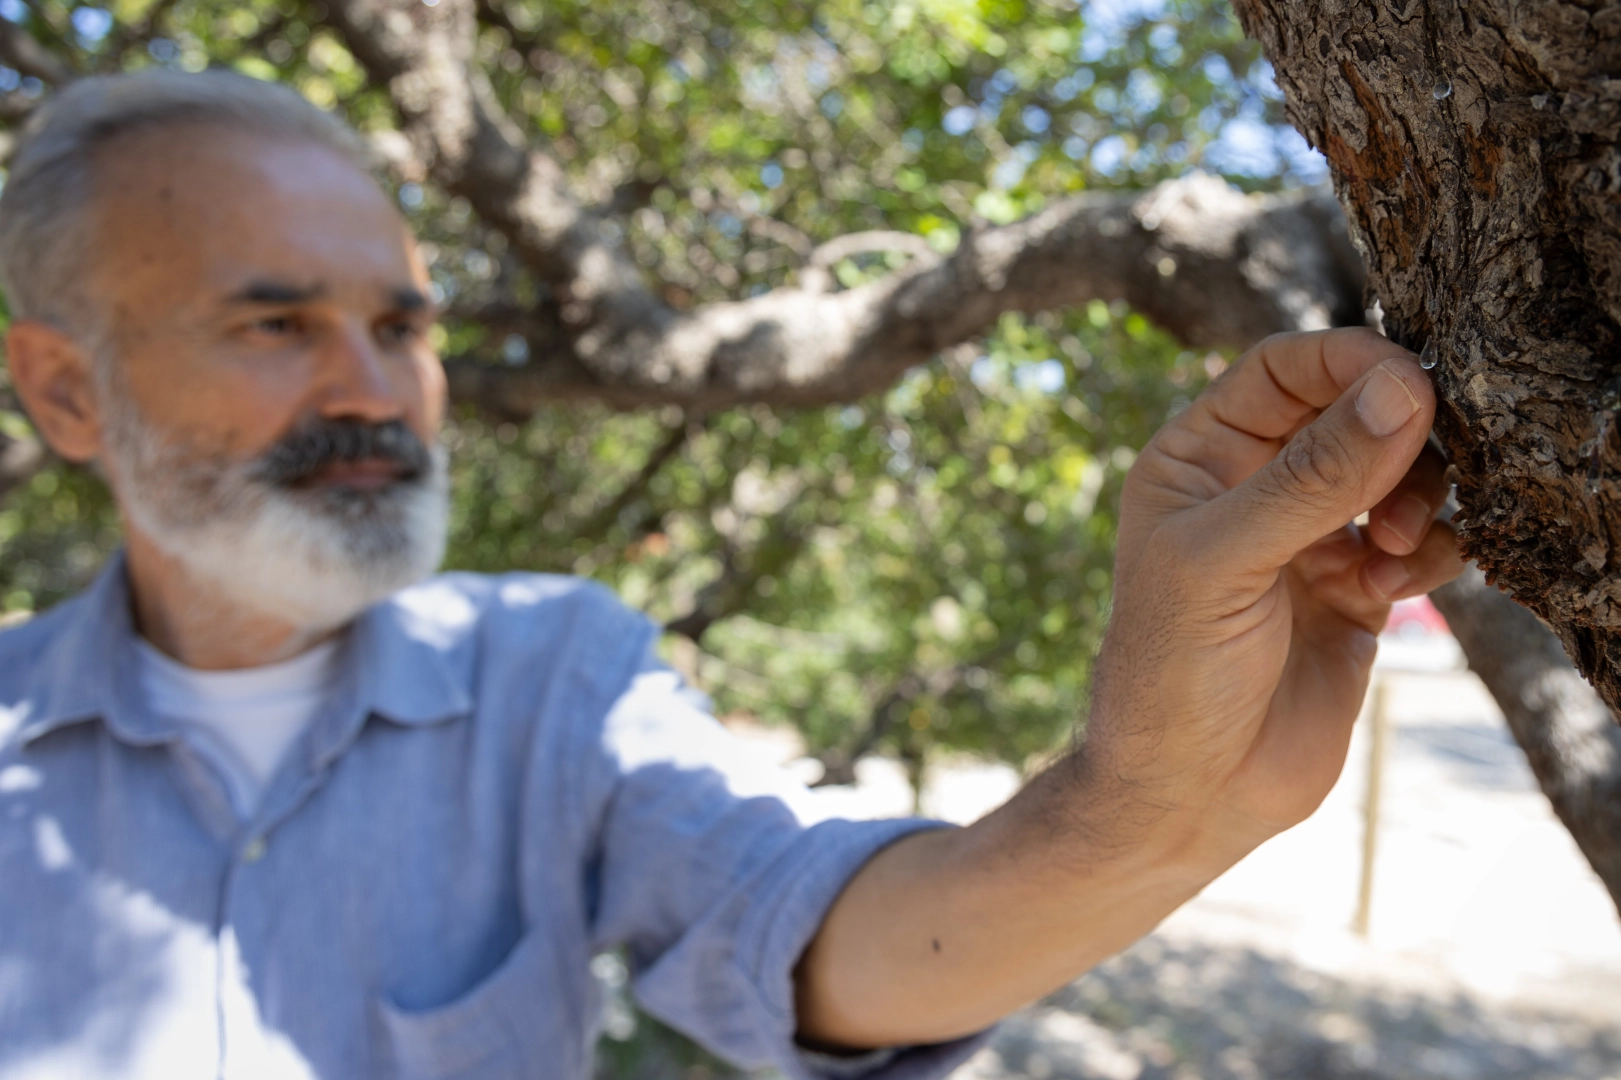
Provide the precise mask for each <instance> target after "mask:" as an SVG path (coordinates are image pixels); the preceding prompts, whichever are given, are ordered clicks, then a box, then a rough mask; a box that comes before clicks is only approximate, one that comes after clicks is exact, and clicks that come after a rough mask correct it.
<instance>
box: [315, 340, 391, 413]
mask: <svg viewBox="0 0 1621 1080" xmlns="http://www.w3.org/2000/svg"><path fill="white" fill-rule="evenodd" d="M320 366H321V371H320V374H319V375H318V377H317V378H318V381H319V384H320V389H319V400H318V401H317V402H316V408H317V410H318V411H319V413H320V415H322V416H324V417H326V418H327V419H333V420H336V419H350V420H363V421H366V422H368V423H373V424H380V423H383V422H384V421H387V420H398V419H400V418H401V417H402V416H403V415H404V414H405V413H406V411H407V406H408V403H407V401H406V399H405V394H404V392H403V390H404V388H403V387H402V386H401V384H400V380H399V379H398V377H397V376H396V374H395V373H394V372H393V371H392V370H391V367H390V364H389V358H388V357H387V356H386V355H385V354H384V352H383V350H382V349H380V348H378V346H377V342H376V340H375V339H374V338H373V336H372V333H371V328H370V327H369V326H368V325H366V324H365V323H363V322H361V321H359V320H345V321H344V322H342V323H341V324H339V325H338V326H336V327H334V328H333V331H332V332H331V333H330V334H329V335H328V339H327V341H325V342H323V345H322V349H321V356H320Z"/></svg>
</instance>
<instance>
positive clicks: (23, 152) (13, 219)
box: [0, 68, 373, 346]
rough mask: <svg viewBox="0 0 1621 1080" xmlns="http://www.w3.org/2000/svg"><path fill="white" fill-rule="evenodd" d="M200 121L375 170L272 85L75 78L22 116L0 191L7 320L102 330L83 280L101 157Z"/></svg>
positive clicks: (184, 77)
mask: <svg viewBox="0 0 1621 1080" xmlns="http://www.w3.org/2000/svg"><path fill="white" fill-rule="evenodd" d="M198 124H218V125H223V126H227V127H230V128H231V129H233V130H237V131H244V130H245V131H250V132H255V133H260V134H264V135H266V136H269V137H272V138H291V139H302V140H309V141H313V142H316V143H319V144H321V145H323V146H326V147H329V148H331V149H333V150H336V151H337V152H338V153H340V154H342V155H343V156H344V157H346V158H348V159H349V160H350V161H352V162H353V163H354V164H355V165H356V166H357V167H359V168H361V169H362V170H365V171H370V170H371V167H372V164H373V162H372V158H371V156H370V155H369V153H368V152H367V150H366V148H365V144H364V143H363V142H362V141H361V139H360V137H359V136H358V135H356V134H355V132H354V131H353V130H352V129H351V128H350V127H349V126H348V125H346V124H345V123H344V122H343V121H341V120H339V119H337V118H336V117H334V116H332V115H330V114H328V113H325V112H323V111H321V110H320V109H318V108H316V107H315V106H314V105H312V104H310V102H308V101H306V100H305V99H304V98H303V97H301V96H300V95H299V94H298V93H297V92H296V91H294V90H291V89H289V88H288V87H285V86H281V85H278V84H276V83H269V82H263V81H261V80H259V79H253V78H249V77H248V76H246V75H239V74H237V73H236V72H233V71H224V70H211V71H202V72H197V73H194V74H192V73H185V72H178V71H169V70H167V69H163V68H155V69H151V70H147V71H141V72H136V73H134V74H130V75H97V76H92V77H90V78H84V79H78V80H75V81H74V82H71V83H69V84H68V85H67V86H66V87H64V88H63V89H61V90H59V91H57V92H56V93H54V94H52V95H51V97H50V98H48V99H47V100H46V102H45V103H44V104H43V105H42V106H40V108H39V109H38V110H36V111H35V113H34V115H33V116H32V117H30V118H29V121H28V124H27V125H26V126H25V128H24V129H23V133H22V137H21V139H20V140H19V141H18V143H17V146H16V148H15V150H14V152H13V154H12V156H11V161H10V163H9V168H8V173H7V176H6V181H5V189H4V192H3V193H0V288H3V289H4V290H5V294H6V298H7V300H8V301H9V302H10V305H11V314H12V317H13V318H21V319H38V320H40V321H42V322H47V323H50V324H51V325H53V326H55V327H56V328H57V329H58V330H61V331H62V332H63V333H66V334H68V335H69V336H71V337H73V338H75V339H76V340H78V341H80V343H81V344H84V345H87V346H89V345H92V344H93V339H94V338H95V337H96V336H98V335H99V333H100V332H101V329H100V327H99V326H98V325H97V323H96V321H95V320H96V318H97V313H96V312H95V311H93V310H92V309H91V307H90V305H89V303H88V298H87V297H86V296H85V294H84V289H83V283H84V281H85V280H86V272H85V271H86V265H87V260H88V259H89V258H90V257H91V256H92V248H93V240H94V238H93V237H91V236H88V235H87V230H86V222H87V220H88V217H89V215H88V213H87V210H88V208H89V203H90V200H91V199H92V197H93V196H94V188H95V185H94V179H95V177H94V168H95V165H96V157H97V152H98V151H99V150H100V149H101V148H102V147H104V146H106V145H107V144H108V143H109V142H111V141H112V140H114V139H117V138H119V137H120V136H123V135H128V134H131V133H134V132H138V131H152V130H157V129H161V128H171V127H181V126H192V125H198Z"/></svg>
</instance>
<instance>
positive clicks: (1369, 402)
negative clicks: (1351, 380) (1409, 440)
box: [1356, 360, 1418, 439]
mask: <svg viewBox="0 0 1621 1080" xmlns="http://www.w3.org/2000/svg"><path fill="white" fill-rule="evenodd" d="M1392 363H1394V361H1391V360H1386V361H1385V362H1384V363H1382V364H1380V365H1379V366H1378V367H1376V368H1374V369H1373V374H1372V375H1370V376H1368V381H1367V382H1365V383H1363V384H1362V392H1361V393H1359V394H1358V395H1357V396H1356V411H1357V415H1358V416H1360V417H1362V422H1363V423H1364V424H1366V425H1367V426H1368V430H1369V431H1371V432H1373V433H1374V434H1375V435H1377V436H1378V437H1379V438H1381V439H1383V438H1385V437H1386V436H1388V435H1394V434H1396V432H1398V431H1400V430H1401V429H1402V427H1403V426H1405V425H1406V423H1407V421H1409V420H1411V419H1412V418H1413V414H1414V413H1416V412H1418V398H1416V397H1414V396H1413V392H1412V391H1411V390H1409V389H1407V383H1405V382H1404V381H1402V377H1401V376H1400V375H1397V374H1396V373H1395V372H1394V371H1391V370H1390V365H1391V364H1392Z"/></svg>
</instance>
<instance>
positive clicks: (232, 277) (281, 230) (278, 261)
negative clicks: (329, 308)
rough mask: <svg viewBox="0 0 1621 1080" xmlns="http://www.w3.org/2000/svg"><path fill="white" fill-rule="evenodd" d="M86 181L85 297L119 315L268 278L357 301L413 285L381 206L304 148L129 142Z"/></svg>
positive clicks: (285, 142) (200, 134)
mask: <svg viewBox="0 0 1621 1080" xmlns="http://www.w3.org/2000/svg"><path fill="white" fill-rule="evenodd" d="M92 178H93V180H92V183H93V193H94V194H93V198H92V201H91V208H90V209H91V215H92V225H93V227H92V230H91V235H92V236H93V237H94V245H95V246H94V249H93V251H92V252H91V260H90V261H91V279H92V287H93V289H94V290H95V291H97V292H99V293H101V294H102V295H103V296H104V297H107V298H111V299H115V300H116V301H118V302H120V305H121V306H124V305H135V304H141V305H150V304H156V305H159V306H160V308H161V307H176V306H186V305H189V304H191V303H193V302H201V301H206V300H208V299H210V298H214V297H217V296H218V295H221V294H229V293H233V292H235V291H237V290H239V289H241V288H242V287H243V286H244V285H245V284H246V283H248V282H250V281H255V280H264V279H267V278H269V279H274V280H284V281H291V282H296V283H300V284H314V283H320V284H322V285H324V286H325V288H326V289H327V290H328V292H330V293H333V294H341V293H343V292H345V291H348V290H357V291H362V290H363V291H365V292H366V293H367V294H368V295H371V294H375V293H376V292H377V291H378V290H379V289H391V288H398V287H399V286H401V285H404V284H409V283H411V282H413V281H416V280H419V278H420V267H419V266H418V265H417V263H416V259H415V255H414V250H413V247H412V244H411V238H410V234H409V232H408V230H407V229H406V226H405V224H404V221H403V220H402V219H401V217H400V215H399V213H398V211H396V210H395V208H394V206H393V204H392V203H391V202H390V201H389V199H388V197H387V196H386V195H385V194H384V193H383V192H382V191H381V189H379V188H378V186H377V184H376V183H375V182H374V181H373V180H372V179H371V177H369V176H367V175H366V174H365V173H364V172H363V171H361V170H360V169H359V168H357V167H356V166H355V165H354V164H352V163H351V162H350V161H348V160H347V159H346V158H345V157H344V156H343V155H342V154H340V153H339V152H337V151H336V150H333V149H330V148H328V147H326V146H323V145H321V144H319V143H317V142H314V141H311V140H303V139H295V138H273V137H265V136H260V135H255V134H251V133H243V132H233V131H230V130H228V129H225V128H222V127H219V126H218V125H193V126H187V127H179V128H172V129H165V130H162V131H152V132H137V133H133V134H129V135H125V136H122V137H120V138H117V139H115V140H113V141H111V142H109V143H108V144H106V145H105V146H103V147H101V148H100V149H99V150H98V151H97V154H96V158H95V160H94V162H93V169H92ZM148 310H150V309H148Z"/></svg>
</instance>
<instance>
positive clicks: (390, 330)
mask: <svg viewBox="0 0 1621 1080" xmlns="http://www.w3.org/2000/svg"><path fill="white" fill-rule="evenodd" d="M380 332H381V334H382V337H383V340H384V341H392V342H396V343H398V342H404V341H411V340H413V339H414V338H416V336H417V335H418V333H419V331H418V329H417V325H416V324H415V323H413V322H410V321H408V320H405V319H401V320H400V321H399V322H389V323H384V324H383V326H382V329H381V331H380Z"/></svg>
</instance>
